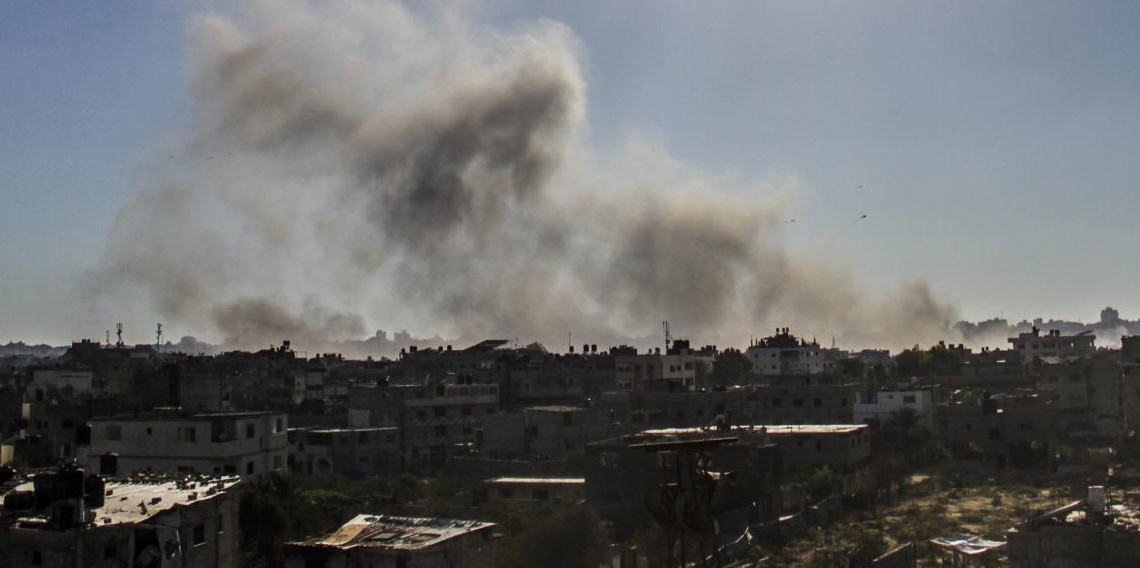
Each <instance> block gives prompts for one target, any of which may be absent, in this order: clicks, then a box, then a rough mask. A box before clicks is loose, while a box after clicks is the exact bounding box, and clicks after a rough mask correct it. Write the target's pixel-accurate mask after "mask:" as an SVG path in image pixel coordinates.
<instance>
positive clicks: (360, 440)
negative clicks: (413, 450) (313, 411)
mask: <svg viewBox="0 0 1140 568" xmlns="http://www.w3.org/2000/svg"><path fill="white" fill-rule="evenodd" d="M288 463H289V470H290V471H293V472H296V473H309V474H314V473H315V474H327V473H339V474H342V475H347V476H350V477H368V476H374V475H394V474H396V473H399V472H400V465H401V464H400V429H399V428H396V427H394V426H388V427H382V428H290V429H289V460H288Z"/></svg>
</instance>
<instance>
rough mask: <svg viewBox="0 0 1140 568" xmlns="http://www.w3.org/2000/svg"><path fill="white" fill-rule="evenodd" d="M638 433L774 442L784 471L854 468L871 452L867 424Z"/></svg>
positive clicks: (679, 438)
mask: <svg viewBox="0 0 1140 568" xmlns="http://www.w3.org/2000/svg"><path fill="white" fill-rule="evenodd" d="M641 435H642V436H645V437H648V438H655V439H665V438H669V439H678V440H692V439H700V438H702V437H708V436H712V435H724V436H735V437H737V438H739V439H740V440H742V441H752V442H755V443H757V444H760V445H776V446H778V447H779V449H780V460H781V462H782V464H783V468H784V471H785V472H792V471H803V470H814V469H817V468H820V467H823V466H827V467H829V468H831V470H832V471H836V472H847V471H853V470H855V469H856V468H857V467H859V465H861V464H862V463H863V462H864V461H866V460H867V458H869V457H870V456H871V429H870V427H869V426H867V425H866V424H812V425H807V426H796V425H779V424H754V425H737V426H732V427H730V428H727V429H723V430H717V429H710V428H662V429H657V430H646V431H644V432H642V433H641Z"/></svg>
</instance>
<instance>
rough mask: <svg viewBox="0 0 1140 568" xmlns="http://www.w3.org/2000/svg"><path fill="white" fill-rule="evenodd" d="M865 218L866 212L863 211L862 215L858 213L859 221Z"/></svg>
mask: <svg viewBox="0 0 1140 568" xmlns="http://www.w3.org/2000/svg"><path fill="white" fill-rule="evenodd" d="M866 218H867V214H866V213H864V214H862V215H860V216H859V220H860V221H862V220H863V219H866Z"/></svg>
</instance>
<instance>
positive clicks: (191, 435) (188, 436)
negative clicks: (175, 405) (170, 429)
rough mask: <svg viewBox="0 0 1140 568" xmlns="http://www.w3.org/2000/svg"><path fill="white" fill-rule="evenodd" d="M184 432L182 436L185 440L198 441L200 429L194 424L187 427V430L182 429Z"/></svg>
mask: <svg viewBox="0 0 1140 568" xmlns="http://www.w3.org/2000/svg"><path fill="white" fill-rule="evenodd" d="M182 434H183V438H182V441H183V442H197V441H198V431H197V429H196V428H194V427H193V426H190V427H187V428H186V429H185V430H183V431H182Z"/></svg>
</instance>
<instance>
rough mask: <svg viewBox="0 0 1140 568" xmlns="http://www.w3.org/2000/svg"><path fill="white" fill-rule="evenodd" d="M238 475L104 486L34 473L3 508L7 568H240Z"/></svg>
mask: <svg viewBox="0 0 1140 568" xmlns="http://www.w3.org/2000/svg"><path fill="white" fill-rule="evenodd" d="M238 481H239V480H238V478H237V477H204V476H193V477H180V478H159V477H156V478H154V479H149V480H148V479H134V480H132V481H129V482H128V481H106V482H103V481H102V480H100V479H99V478H97V477H87V476H85V475H84V473H83V471H82V470H69V471H62V472H59V473H44V474H37V475H36V477H35V480H34V481H33V482H30V483H25V484H23V485H20V486H18V487H16V488H15V490H13V491H12V492H10V493H8V494H7V495H6V496H5V497H4V507H3V508H0V550H2V551H3V558H2V559H0V563H2V564H3V565H4V566H7V567H12V568H24V567H33V566H34V567H44V566H50V567H52V568H72V567H74V568H88V567H90V568H121V567H124V566H126V567H140V568H141V567H146V566H152V567H158V566H185V567H191V566H194V567H198V566H201V567H217V568H228V567H231V566H240V565H241V561H240V560H241V559H240V557H239V543H238V541H239V538H238V530H237V529H238V499H237V497H236V495H234V488H235V486H236V485H237V484H238Z"/></svg>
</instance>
